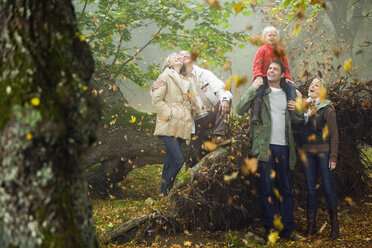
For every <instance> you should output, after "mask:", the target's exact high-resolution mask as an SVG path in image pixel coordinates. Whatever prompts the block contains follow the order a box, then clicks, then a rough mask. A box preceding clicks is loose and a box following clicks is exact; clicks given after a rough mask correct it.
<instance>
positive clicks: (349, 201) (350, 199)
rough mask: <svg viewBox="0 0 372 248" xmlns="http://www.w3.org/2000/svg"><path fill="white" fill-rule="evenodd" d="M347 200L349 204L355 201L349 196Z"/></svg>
mask: <svg viewBox="0 0 372 248" xmlns="http://www.w3.org/2000/svg"><path fill="white" fill-rule="evenodd" d="M345 201H347V202H348V203H349V204H351V203H352V202H353V199H352V198H351V197H349V196H346V197H345Z"/></svg>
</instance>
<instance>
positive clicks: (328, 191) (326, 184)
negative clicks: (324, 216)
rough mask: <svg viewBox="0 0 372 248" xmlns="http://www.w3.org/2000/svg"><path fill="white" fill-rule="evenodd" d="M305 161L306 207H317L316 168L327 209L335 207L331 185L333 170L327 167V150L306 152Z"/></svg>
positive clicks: (335, 200) (333, 191)
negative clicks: (320, 179)
mask: <svg viewBox="0 0 372 248" xmlns="http://www.w3.org/2000/svg"><path fill="white" fill-rule="evenodd" d="M306 159H307V163H306V164H305V165H304V173H305V180H306V188H307V209H308V210H316V209H317V208H318V197H317V190H316V185H317V183H318V169H319V172H320V176H321V178H322V186H323V190H324V193H325V195H326V199H327V206H328V208H329V209H334V208H337V196H336V191H335V188H334V185H333V171H331V170H330V169H329V152H306Z"/></svg>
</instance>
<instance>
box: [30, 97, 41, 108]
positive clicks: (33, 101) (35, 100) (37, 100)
mask: <svg viewBox="0 0 372 248" xmlns="http://www.w3.org/2000/svg"><path fill="white" fill-rule="evenodd" d="M31 104H32V105H34V106H35V107H37V106H39V105H40V99H39V98H38V97H33V98H32V99H31Z"/></svg>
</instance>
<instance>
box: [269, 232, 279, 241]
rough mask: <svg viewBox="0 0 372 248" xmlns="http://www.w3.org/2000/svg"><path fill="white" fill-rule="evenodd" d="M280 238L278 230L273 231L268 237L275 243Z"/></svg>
mask: <svg viewBox="0 0 372 248" xmlns="http://www.w3.org/2000/svg"><path fill="white" fill-rule="evenodd" d="M278 238H279V233H278V232H272V233H270V234H269V236H268V237H267V240H268V243H269V244H275V243H276V241H277V240H278Z"/></svg>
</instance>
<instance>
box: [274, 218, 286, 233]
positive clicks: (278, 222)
mask: <svg viewBox="0 0 372 248" xmlns="http://www.w3.org/2000/svg"><path fill="white" fill-rule="evenodd" d="M274 226H275V227H276V228H277V229H279V230H280V231H281V230H283V227H284V226H283V222H282V218H281V217H280V216H279V215H278V216H276V217H275V220H274Z"/></svg>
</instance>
